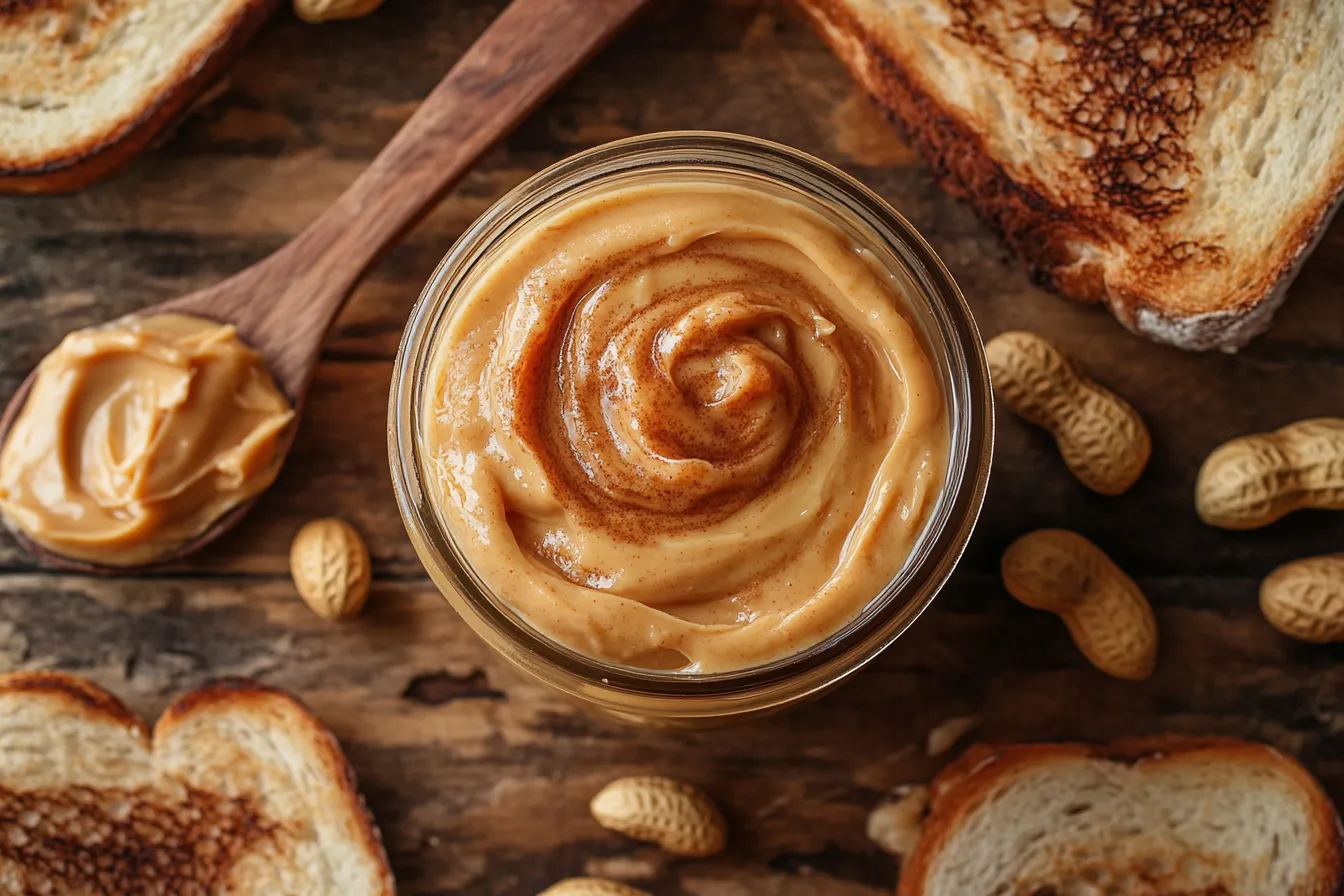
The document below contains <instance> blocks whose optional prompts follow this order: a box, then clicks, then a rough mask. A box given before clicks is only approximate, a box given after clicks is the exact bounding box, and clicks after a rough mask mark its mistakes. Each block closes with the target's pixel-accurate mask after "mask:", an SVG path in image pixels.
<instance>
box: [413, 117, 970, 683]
mask: <svg viewBox="0 0 1344 896" xmlns="http://www.w3.org/2000/svg"><path fill="white" fill-rule="evenodd" d="M658 170H664V171H671V170H714V171H717V172H730V173H731V172H737V173H743V174H748V175H755V176H758V177H765V178H767V179H770V180H773V181H775V182H777V183H783V184H784V185H786V186H792V187H794V188H798V189H803V190H805V191H807V192H808V193H809V194H810V195H812V196H814V197H816V198H817V199H818V201H819V202H820V203H822V204H824V205H827V206H832V207H836V208H839V209H841V210H843V212H844V213H845V214H847V215H849V216H850V217H851V218H852V219H853V220H855V221H857V222H858V223H859V224H861V225H863V226H864V227H865V228H866V229H867V230H869V231H870V232H871V233H872V235H873V236H874V237H875V238H876V240H877V241H879V242H881V243H882V244H884V245H885V246H886V247H887V248H889V249H890V250H891V252H892V254H893V255H894V256H895V258H896V259H897V260H898V262H899V263H900V264H901V265H902V266H903V267H904V269H905V271H904V272H905V274H906V275H907V277H908V279H909V280H910V281H911V282H912V283H913V284H914V285H915V286H916V288H917V289H918V290H919V292H920V296H919V298H921V299H922V300H923V302H924V304H925V305H927V309H928V310H929V311H932V314H931V315H927V316H929V317H931V318H932V320H931V321H927V320H926V321H923V322H924V324H925V325H926V327H927V326H928V325H929V324H930V323H931V324H932V332H931V333H930V334H929V337H930V338H933V336H934V335H936V336H937V337H940V338H941V339H942V340H943V343H944V347H945V351H941V352H936V353H935V354H937V355H938V358H939V360H938V361H937V366H938V367H939V372H940V376H941V377H942V379H943V381H944V385H945V388H946V389H947V390H948V392H949V394H948V395H947V396H945V398H946V400H947V402H948V405H949V417H950V419H949V445H948V466H947V475H946V477H945V479H944V482H943V485H942V488H941V491H940V493H939V497H938V500H937V502H936V503H935V505H934V508H933V510H932V511H931V512H930V514H929V518H928V520H927V521H926V522H925V524H924V527H923V529H922V530H921V533H920V535H919V537H918V538H917V539H916V542H915V545H914V546H913V548H912V550H911V553H910V555H909V557H907V559H906V561H905V562H904V563H903V564H902V566H901V568H900V569H899V570H898V571H897V572H896V573H894V574H893V576H892V578H891V580H890V581H889V582H888V584H887V585H886V586H885V587H884V588H883V589H882V590H881V592H879V593H878V594H877V595H875V596H874V597H873V598H872V599H871V600H870V601H869V602H868V604H867V605H866V606H865V608H864V609H863V610H861V611H860V612H859V613H858V614H856V616H855V617H854V618H853V619H851V620H850V621H849V622H848V623H846V624H845V625H844V626H842V627H841V628H840V629H839V630H837V631H835V632H832V633H830V634H828V635H827V636H826V637H824V638H823V639H821V640H820V641H819V642H817V643H816V644H814V645H812V646H810V647H807V648H804V649H803V650H801V651H799V652H798V653H795V654H791V655H788V656H785V657H782V658H779V659H776V660H773V661H770V662H768V663H765V664H761V665H757V666H752V667H748V668H745V669H739V670H731V671H723V672H712V673H694V672H691V673H688V672H682V671H677V670H666V671H665V670H652V669H641V668H636V667H631V666H625V665H622V664H617V663H610V662H606V661H603V660H599V659H596V658H594V657H590V656H587V655H585V654H582V653H579V652H578V651H575V650H573V649H571V648H568V647H566V646H564V645H562V644H560V643H558V642H556V641H554V640H552V639H550V638H549V637H547V636H546V635H545V634H543V633H542V632H540V631H538V630H537V629H535V628H533V627H532V626H531V625H529V624H528V623H527V622H526V620H525V619H523V618H522V616H521V614H519V613H517V612H516V611H514V610H512V608H511V607H510V606H509V605H508V603H507V602H506V601H503V600H501V599H497V598H495V596H494V595H492V594H491V591H490V589H489V588H488V587H487V586H486V585H485V583H484V582H483V581H481V579H480V578H479V576H477V575H476V573H475V571H474V570H473V569H472V567H471V564H470V562H469V561H468V560H467V558H466V556H465V555H464V553H463V552H462V551H461V549H460V548H459V547H458V546H457V545H456V543H455V541H454V539H453V537H452V536H451V534H450V533H449V532H448V531H447V530H446V528H445V527H444V526H443V525H442V524H441V522H440V519H439V516H438V514H437V513H436V512H435V510H434V508H433V505H432V502H431V501H430V500H429V499H428V497H427V495H426V494H425V492H424V490H423V488H422V487H421V482H422V481H423V480H424V479H426V478H427V475H426V466H425V464H424V459H423V458H422V456H421V454H422V453H421V447H420V444H419V439H418V438H417V433H418V432H419V429H420V427H419V424H418V420H419V417H420V414H421V403H422V401H421V400H422V398H423V395H424V389H425V383H426V379H427V369H428V367H429V364H428V360H429V357H430V354H431V352H432V350H433V347H434V345H435V343H436V340H435V338H434V337H435V335H436V333H437V331H438V328H439V326H440V324H441V323H442V322H443V320H444V319H445V318H446V314H447V311H448V309H449V307H450V305H451V304H452V298H453V294H454V292H455V287H456V286H459V285H460V284H461V283H462V281H463V280H464V279H465V278H466V276H467V275H468V274H469V273H470V272H471V270H472V269H473V268H474V266H475V265H476V264H477V263H479V262H480V261H481V260H482V259H483V258H484V257H485V255H486V254H487V252H488V251H489V250H490V248H491V247H492V246H495V245H498V244H499V243H500V241H502V240H505V239H508V238H509V236H510V235H511V234H512V233H513V232H515V228H516V227H517V226H518V224H519V223H520V222H521V221H523V220H524V219H525V218H526V217H527V216H528V215H529V214H530V213H532V212H534V211H535V210H537V209H539V208H541V207H543V206H544V205H546V204H547V203H549V202H553V201H555V200H557V199H559V198H560V197H562V196H565V195H567V194H568V193H569V192H571V191H576V190H578V189H581V188H584V187H591V186H593V185H594V184H598V183H601V182H602V181H603V180H605V179H611V178H613V177H615V176H617V175H623V174H630V173H632V172H636V173H639V172H654V171H658ZM918 313H919V315H920V317H921V318H923V317H925V316H926V314H925V312H924V311H923V310H919V311H918ZM945 368H946V369H945ZM993 440H994V417H993V398H992V393H991V390H990V384H989V371H988V367H987V364H986V360H985V355H984V347H983V344H982V342H981V339H980V334H979V330H978V328H977V327H976V324H975V321H974V318H973V317H972V315H971V312H970V308H969V306H968V305H967V303H966V300H965V297H964V296H963V295H962V293H961V291H960V290H959V289H958V287H957V285H956V284H955V282H954V281H953V280H952V277H951V274H950V273H949V272H948V271H947V269H946V268H945V267H944V265H943V264H942V262H941V260H939V258H938V257H937V255H936V254H935V253H934V251H933V249H932V248H931V247H930V246H929V245H928V243H927V242H926V241H925V240H924V239H923V237H922V236H921V235H920V234H919V233H918V231H917V230H915V228H914V227H913V226H912V225H911V224H910V223H909V222H908V221H907V220H906V219H905V218H904V217H903V216H901V215H900V214H899V213H898V212H897V211H896V210H895V209H893V208H892V207H891V206H890V205H888V204H887V203H886V202H885V201H884V200H883V199H882V198H881V197H880V196H878V195H877V194H876V193H874V192H873V191H872V190H870V189H869V188H867V187H866V186H864V185H863V184H861V183H859V182H858V181H857V180H855V179H854V178H853V177H851V176H850V175H848V174H846V173H844V172H843V171H841V170H839V169H838V168H835V167H834V166H832V165H829V164H828V163H826V162H823V161H821V160H820V159H817V158H815V157H813V156H811V155H808V154H806V153H804V152H801V151H800V150H796V149H792V148H790V147H787V146H784V145H781V144H778V143H773V142H770V141H766V140H761V139H759V138H754V137H746V136H741V135H737V134H727V133H721V132H713V131H669V132H662V133H656V134H649V135H645V136H639V137H631V138H626V139H623V140H617V141H614V142H612V143H607V144H604V145H601V146H598V147H595V148H593V149H589V150H587V151H584V152H581V153H578V154H576V155H574V156H570V157H569V158H567V159H564V160H562V161H560V162H557V163H556V164H554V165H551V166H549V167H548V168H546V169H544V170H542V171H540V172H539V173H537V174H535V175H533V176H532V177H530V178H528V179H527V180H525V181H524V182H523V183H521V184H519V185H518V186H517V187H515V188H514V189H512V190H510V191H509V192H508V193H506V194H505V195H504V196H503V197H501V198H500V199H499V200H498V201H497V202H495V203H494V204H493V205H492V206H491V207H490V209H488V210H487V211H486V212H485V213H484V214H483V215H482V216H481V217H480V218H478V219H477V220H476V221H475V222H474V223H473V224H472V225H471V226H470V227H468V228H467V230H466V231H465V232H464V233H463V234H462V235H461V236H460V237H459V238H458V240H457V241H456V242H455V243H454V245H453V246H452V247H451V248H450V249H449V251H448V252H447V253H446V254H445V256H444V258H443V259H442V260H441V261H440V263H439V265H438V267H437V268H436V269H435V271H434V273H433V275H432V276H431V277H430V279H429V281H428V282H427V283H426V285H425V288H424V289H423V290H422V291H421V294H420V296H419V298H418V299H417V300H416V303H415V306H414V307H413V309H412V311H411V315H410V318H409V320H408V322H407V325H406V329H405V331H404V333H403V336H402V340H401V344H400V347H399V349H398V352H397V358H396V362H395V365H394V369H393V380H392V388H391V394H390V400H389V410H388V450H389V461H390V466H391V470H392V478H393V486H394V491H395V493H396V499H397V504H398V507H399V510H400V512H401V516H402V520H403V522H404V523H405V525H406V527H407V531H408V533H409V534H410V536H411V539H412V542H413V543H414V545H415V547H416V550H417V553H418V554H419V556H420V559H421V561H422V562H423V563H424V565H425V567H426V569H427V571H428V572H429V573H430V575H431V578H433V579H434V580H435V582H436V584H438V585H439V587H440V589H441V590H443V588H444V586H445V584H447V585H449V586H451V587H452V588H453V590H454V591H455V592H456V594H457V596H458V597H459V598H461V599H462V600H464V601H465V602H467V603H468V604H469V605H470V608H471V610H472V611H473V612H474V613H476V614H477V616H478V618H477V619H476V620H472V619H468V620H467V621H468V622H469V623H471V624H472V627H473V628H476V629H477V630H478V632H480V631H481V629H480V627H479V626H478V625H477V624H476V623H482V624H484V625H485V626H486V627H488V629H490V630H492V632H493V634H494V635H495V636H497V637H496V638H495V639H491V640H494V642H495V643H496V646H499V643H500V642H503V643H507V644H509V645H510V646H511V647H513V648H514V650H513V651H509V652H507V654H506V655H509V656H511V657H512V658H514V659H515V661H516V660H517V659H519V657H520V656H521V657H523V658H525V660H526V662H525V665H532V666H540V667H542V668H544V669H546V670H547V671H548V672H550V673H553V674H554V676H555V677H558V678H560V679H561V680H563V681H565V682H567V685H568V686H567V687H566V688H565V689H566V690H571V691H574V692H576V693H577V692H579V691H587V692H589V693H585V696H587V697H589V698H590V699H591V698H592V696H593V694H592V693H591V691H592V690H593V689H594V688H596V689H598V690H601V691H606V692H611V693H621V694H624V695H627V696H628V697H632V698H638V699H645V700H648V699H653V700H658V699H667V698H674V699H676V700H678V701H685V700H687V698H697V697H698V698H704V699H706V700H725V699H728V700H745V701H746V702H747V703H750V704H752V705H753V706H754V705H757V704H762V703H767V704H768V703H770V702H772V701H773V702H792V701H793V700H795V699H798V698H799V696H801V694H800V693H799V692H800V691H801V692H807V691H808V690H820V689H824V688H826V687H829V686H831V685H832V684H834V683H835V682H836V681H838V680H839V679H840V678H843V677H847V676H848V675H849V674H851V673H853V672H854V671H857V670H858V669H859V668H861V667H862V666H863V665H865V664H866V663H867V662H869V661H870V660H871V659H873V658H874V657H876V656H877V655H878V654H879V653H881V652H882V650H884V649H885V648H886V647H887V646H889V645H890V644H891V643H892V642H893V641H895V640H896V639H897V638H898V637H900V636H901V634H903V633H904V632H905V631H906V630H907V629H908V628H909V627H910V625H911V624H913V623H914V621H915V620H916V619H917V618H918V617H919V615H920V614H921V613H922V612H923V611H924V610H925V609H926V608H927V607H928V606H929V604H930V603H932V601H933V598H934V597H935V596H936V594H937V593H938V591H939V590H940V589H941V587H942V586H943V584H944V583H945V582H946V580H947V578H948V577H949V576H950V574H951V571H952V569H953V567H954V566H955V564H956V562H957V561H958V560H959V559H960V557H961V554H962V552H963V551H964V549H965V546H966V543H967V541H968V540H969V537H970V533H971V530H972V528H973V527H974V525H975V522H976V519H977V518H978V515H979V512H980V508H981V505H982V504H983V501H984V495H985V489H986V486H987V483H988V478H989V469H990V460H991V456H992V449H993ZM445 596H449V595H448V593H447V592H446V591H445ZM449 597H450V596H449ZM450 600H451V597H450ZM464 615H465V614H464ZM483 634H484V633H483Z"/></svg>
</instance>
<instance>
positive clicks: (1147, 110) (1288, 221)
mask: <svg viewBox="0 0 1344 896" xmlns="http://www.w3.org/2000/svg"><path fill="white" fill-rule="evenodd" d="M797 2H798V4H799V5H800V6H801V8H802V9H803V10H804V12H805V13H806V14H807V15H808V17H809V18H810V19H811V20H812V22H813V23H814V24H815V25H816V27H817V29H818V31H819V32H820V33H821V35H822V37H823V38H825V40H826V41H827V42H828V43H830V45H831V46H832V48H833V49H834V50H835V51H836V52H837V53H838V54H839V56H840V58H841V59H842V60H843V61H844V62H845V64H846V65H847V66H848V67H849V69H850V70H851V72H852V73H853V74H854V76H855V78H856V79H857V80H858V82H859V83H860V84H861V85H862V86H863V87H864V88H865V89H866V90H867V92H868V93H870V94H871V95H872V96H873V97H874V98H875V99H876V101H877V102H878V103H879V104H880V105H881V106H883V107H884V108H885V109H886V110H887V111H888V112H889V113H890V114H891V115H892V116H894V117H895V118H896V119H897V120H898V121H899V122H900V123H902V124H903V125H904V127H905V129H906V131H907V133H908V135H909V136H910V138H911V139H912V142H914V143H915V145H916V146H918V148H919V149H920V150H921V151H922V153H923V155H924V157H925V158H926V159H927V160H928V161H929V162H930V164H931V165H932V166H933V167H934V169H935V171H936V173H937V175H938V177H939V180H940V182H941V183H942V185H943V186H944V187H946V188H947V189H948V190H949V191H950V192H952V193H953V194H954V195H956V196H959V197H962V198H964V199H966V200H967V201H969V202H970V203H971V205H972V206H973V207H974V208H975V209H976V210H977V211H978V212H979V214H980V215H981V216H982V217H983V218H985V220H987V221H988V222H990V223H991V224H992V225H993V226H994V227H995V228H997V229H998V230H999V231H1000V232H1001V233H1002V234H1003V237H1004V239H1005V241H1006V242H1007V243H1008V245H1009V246H1010V248H1012V249H1013V250H1014V251H1015V252H1016V253H1017V254H1018V255H1020V256H1021V257H1022V258H1023V259H1025V260H1026V261H1027V263H1028V264H1029V266H1030V267H1031V268H1032V269H1033V270H1034V271H1035V272H1036V273H1037V275H1039V276H1040V277H1041V278H1042V279H1043V280H1045V281H1046V282H1048V283H1049V284H1052V285H1053V286H1054V287H1056V288H1057V289H1059V290H1060V291H1061V292H1063V293H1065V294H1067V295H1069V296H1072V297H1074V298H1078V299H1084V300H1088V301H1096V302H1104V303H1106V304H1107V305H1108V306H1109V307H1110V309H1111V311H1112V312H1113V313H1114V314H1115V316H1116V317H1117V318H1119V319H1120V321H1121V322H1122V323H1124V324H1125V326H1127V327H1129V328H1130V329H1131V330H1134V331H1136V332H1138V333H1141V334H1143V335H1145V336H1147V337H1149V338H1151V339H1155V340H1157V341H1160V342H1166V343H1170V344H1173V345H1178V346H1181V347H1183V348H1188V349H1208V348H1224V349H1231V348H1235V347H1237V346H1240V345H1242V344H1244V343H1245V342H1246V341H1247V340H1248V339H1250V338H1251V337H1252V336H1254V335H1255V334H1256V333H1259V332H1260V331H1261V330H1263V329H1264V328H1265V327H1266V326H1268V324H1269V320H1270V317H1271V315H1272V314H1273V312H1274V310H1275V308H1277V307H1278V305H1279V304H1280V302H1281V301H1282V300H1283V297H1284V292H1285V290H1286V289H1287V287H1288V284H1289V283H1290V282H1291V280H1292V278H1293V276H1294V275H1295V274H1296V272H1297V269H1298V266H1299V265H1300V263H1301V262H1302V260H1303V259H1304V258H1305V256H1306V255H1307V253H1308V252H1309V251H1310V250H1311V248H1312V246H1313V245H1314V244H1315V242H1316V240H1317V239H1319V238H1320V236H1321V234H1322V232H1323V230H1324V228H1325V225H1326V224H1327V222H1328V220H1329V218H1330V216H1331V214H1332V213H1333V211H1334V209H1335V208H1336V206H1337V205H1338V204H1339V200H1340V197H1341V194H1342V193H1344V51H1341V47H1344V3H1340V2H1338V0H797Z"/></svg>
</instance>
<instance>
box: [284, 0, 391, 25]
mask: <svg viewBox="0 0 1344 896" xmlns="http://www.w3.org/2000/svg"><path fill="white" fill-rule="evenodd" d="M382 5H383V0H294V12H295V13H296V14H297V15H298V17H299V18H301V19H303V20H304V21H305V22H330V21H334V20H336V19H357V18H359V17H360V16H366V15H368V14H369V13H371V12H373V11H374V10H375V9H377V8H378V7H380V6H382Z"/></svg>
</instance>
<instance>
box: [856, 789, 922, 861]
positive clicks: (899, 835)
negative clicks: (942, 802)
mask: <svg viewBox="0 0 1344 896" xmlns="http://www.w3.org/2000/svg"><path fill="white" fill-rule="evenodd" d="M928 808H929V788H927V787H923V786H919V787H911V788H908V789H907V790H906V791H905V792H904V793H903V794H901V796H900V797H899V798H898V799H896V800H893V801H891V802H887V803H883V804H882V805H880V806H878V807H877V808H876V809H874V810H873V811H872V813H871V814H869V816H868V825H867V828H866V831H867V834H868V839H869V840H871V841H873V842H874V843H876V844H877V845H878V846H879V847H880V848H881V849H882V851H883V852H885V853H890V854H891V855H893V856H899V857H901V858H905V857H906V856H908V855H910V853H912V852H914V851H915V847H916V846H917V845H919V837H920V835H921V834H922V833H923V827H924V814H925V812H927V811H928Z"/></svg>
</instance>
